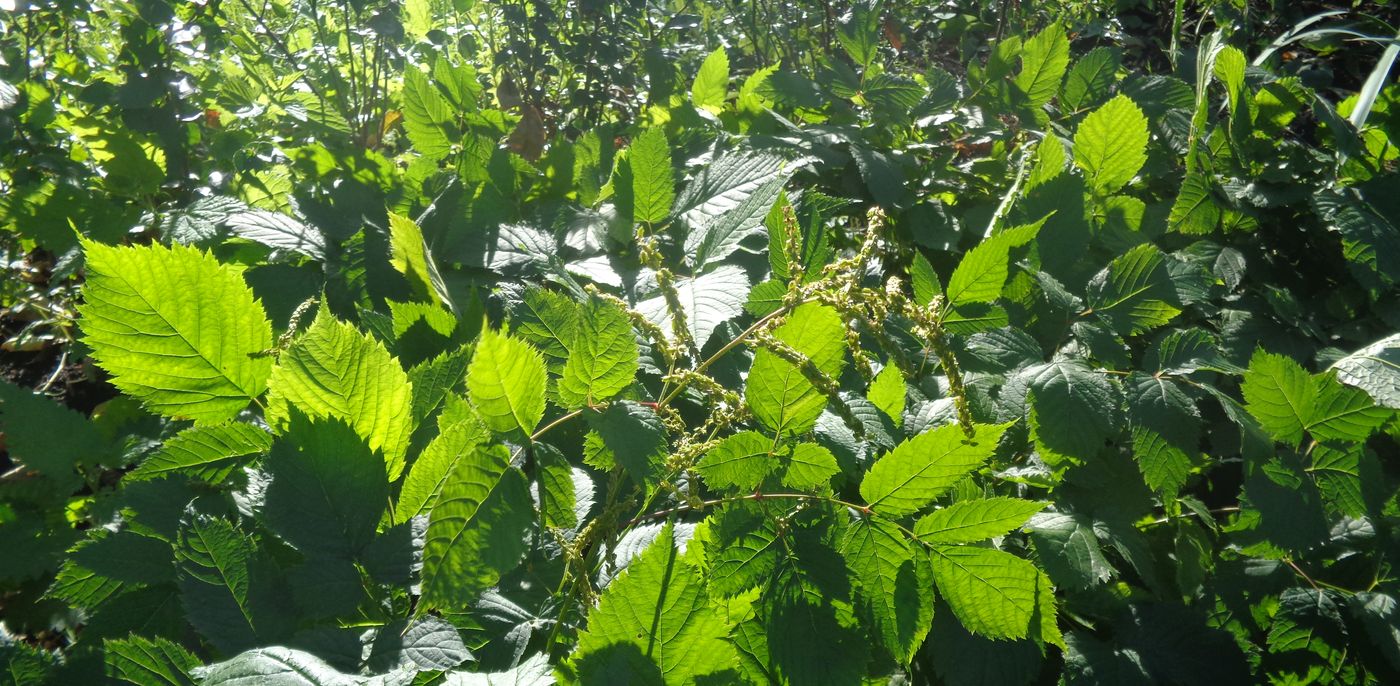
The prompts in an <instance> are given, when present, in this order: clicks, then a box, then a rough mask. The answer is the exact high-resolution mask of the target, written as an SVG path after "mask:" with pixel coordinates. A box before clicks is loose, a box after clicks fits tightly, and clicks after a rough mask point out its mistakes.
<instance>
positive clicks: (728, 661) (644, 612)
mask: <svg viewBox="0 0 1400 686" xmlns="http://www.w3.org/2000/svg"><path fill="white" fill-rule="evenodd" d="M728 635H729V626H728V624H727V623H726V621H725V619H724V616H723V615H722V614H720V612H719V611H718V610H717V609H716V608H715V606H713V605H711V604H710V602H709V598H708V597H707V594H706V593H705V589H704V584H703V583H702V582H701V580H700V575H699V573H698V571H697V570H696V569H695V568H694V567H692V566H690V564H689V563H688V562H686V561H685V560H683V559H681V554H680V552H679V551H677V550H676V546H675V541H674V537H673V531H672V527H671V525H669V524H668V525H666V527H665V528H664V529H662V531H661V533H660V535H658V536H657V537H656V540H654V541H653V542H652V543H651V545H650V546H648V547H647V549H646V550H645V551H644V552H643V553H642V554H641V556H640V557H638V558H637V559H636V560H634V561H633V562H632V563H631V564H629V565H628V566H627V569H626V571H624V572H623V573H622V575H621V576H620V577H618V578H617V579H615V580H613V582H612V583H611V584H609V585H608V588H607V590H605V591H604V592H603V595H602V597H601V598H600V599H599V601H598V605H597V606H596V607H594V608H593V609H592V610H591V611H590V612H589V613H588V624H587V628H586V629H584V630H583V631H582V632H581V633H579V637H578V648H577V649H576V650H575V652H574V654H573V656H572V657H571V658H570V659H571V661H572V662H573V664H574V666H575V667H576V668H577V670H578V673H579V676H580V677H581V681H582V683H584V684H594V683H615V682H612V681H611V680H610V679H607V678H606V677H605V676H604V675H605V674H606V673H607V672H608V671H609V670H614V669H618V668H624V669H625V671H623V672H622V674H630V675H631V677H632V679H633V681H632V683H640V684H667V685H670V684H691V683H695V682H696V680H697V679H704V678H705V677H709V678H712V679H717V680H721V681H722V680H724V678H725V677H724V676H723V675H724V674H726V673H728V672H730V671H731V670H736V669H737V668H738V656H737V654H736V653H735V652H734V647H733V646H732V645H731V644H730V643H729V641H728V640H727V638H728ZM731 676H732V675H731Z"/></svg>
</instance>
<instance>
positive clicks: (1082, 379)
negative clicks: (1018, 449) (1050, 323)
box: [1003, 360, 1122, 459]
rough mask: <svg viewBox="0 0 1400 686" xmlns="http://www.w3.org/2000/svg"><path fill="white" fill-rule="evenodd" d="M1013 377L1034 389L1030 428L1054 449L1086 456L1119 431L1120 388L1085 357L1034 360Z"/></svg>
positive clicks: (1075, 456) (1057, 451)
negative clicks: (1037, 362)
mask: <svg viewBox="0 0 1400 686" xmlns="http://www.w3.org/2000/svg"><path fill="white" fill-rule="evenodd" d="M1013 381H1014V382H1015V383H1016V384H1017V386H1019V387H1024V388H1026V389H1028V390H1029V391H1030V395H1031V402H1030V422H1031V431H1032V433H1033V435H1034V437H1035V439H1036V441H1037V442H1038V444H1039V445H1040V446H1041V447H1042V448H1044V449H1046V450H1049V451H1050V452H1052V453H1054V454H1056V455H1063V456H1067V457H1073V458H1078V459H1088V458H1090V457H1093V456H1094V455H1095V454H1097V453H1098V452H1099V450H1101V449H1102V448H1103V445H1104V441H1106V440H1108V439H1109V438H1110V437H1112V436H1114V435H1115V434H1117V432H1118V429H1119V423H1120V421H1121V418H1122V413H1121V411H1120V410H1119V406H1120V405H1121V403H1122V394H1121V392H1120V391H1119V390H1118V387H1117V386H1116V385H1115V384H1114V383H1113V382H1111V381H1109V380H1108V379H1107V378H1106V377H1105V376H1104V375H1103V374H1099V373H1097V372H1095V371H1094V370H1092V369H1090V368H1089V367H1088V366H1087V365H1085V364H1084V363H1083V362H1079V361H1076V360H1059V361H1055V362H1050V363H1046V364H1038V365H1034V366H1031V367H1027V368H1026V369H1024V370H1022V371H1021V372H1020V373H1019V374H1017V376H1016V378H1015V379H1013ZM1007 385H1008V386H1011V384H1010V383H1008V384H1007ZM1005 394H1006V392H1005V391H1003V395H1005Z"/></svg>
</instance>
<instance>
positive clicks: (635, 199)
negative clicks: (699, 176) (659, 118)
mask: <svg viewBox="0 0 1400 686" xmlns="http://www.w3.org/2000/svg"><path fill="white" fill-rule="evenodd" d="M627 162H628V164H630V165H631V168H632V222H633V223H634V224H648V225H650V224H657V223H660V222H662V221H665V220H666V217H667V216H669V215H670V213H671V203H672V202H673V201H674V200H675V198H676V186H675V179H673V178H672V177H671V147H670V143H668V142H667V141H666V134H665V132H663V131H662V130H661V129H659V128H652V129H647V130H646V131H643V132H642V134H641V135H639V136H637V137H636V138H634V139H633V140H632V147H630V148H628V151H627Z"/></svg>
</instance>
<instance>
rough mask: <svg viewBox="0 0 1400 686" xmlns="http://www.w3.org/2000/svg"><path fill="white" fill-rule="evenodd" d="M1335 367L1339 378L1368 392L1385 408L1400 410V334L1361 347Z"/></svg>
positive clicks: (1338, 362) (1333, 364)
mask: <svg viewBox="0 0 1400 686" xmlns="http://www.w3.org/2000/svg"><path fill="white" fill-rule="evenodd" d="M1332 368H1333V369H1335V370H1337V380H1338V381H1340V382H1342V383H1344V384H1347V385H1349V386H1355V387H1357V388H1360V389H1361V390H1363V391H1366V393H1367V394H1368V395H1370V396H1371V398H1373V399H1374V400H1375V401H1376V403H1377V404H1378V405H1380V406H1382V407H1389V408H1391V409H1400V334H1395V335H1392V336H1388V337H1386V338H1382V339H1381V340H1379V341H1376V342H1375V343H1372V344H1370V345H1368V346H1366V347H1364V348H1362V349H1360V350H1357V351H1356V352H1353V353H1351V354H1350V355H1347V356H1346V357H1343V358H1342V359H1340V360H1337V361H1336V362H1334V363H1332Z"/></svg>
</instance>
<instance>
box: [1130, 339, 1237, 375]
mask: <svg viewBox="0 0 1400 686" xmlns="http://www.w3.org/2000/svg"><path fill="white" fill-rule="evenodd" d="M1142 368H1143V370H1144V371H1156V372H1166V373H1168V374H1190V373H1191V372H1194V371H1196V370H1198V369H1209V370H1212V371H1219V372H1225V373H1227V374H1241V373H1243V372H1244V368H1243V367H1240V366H1238V365H1235V364H1232V363H1231V362H1230V361H1229V360H1226V359H1225V358H1224V357H1223V356H1222V355H1221V354H1220V342H1219V341H1217V340H1216V339H1215V337H1214V336H1212V335H1211V334H1209V333H1208V332H1206V331H1205V330H1204V329H1196V328H1190V329H1172V330H1170V331H1167V332H1165V333H1164V334H1162V335H1161V337H1160V338H1158V339H1157V340H1156V341H1155V342H1154V343H1153V344H1152V347H1150V348H1148V350H1147V356H1146V357H1144V358H1143V361H1142Z"/></svg>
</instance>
